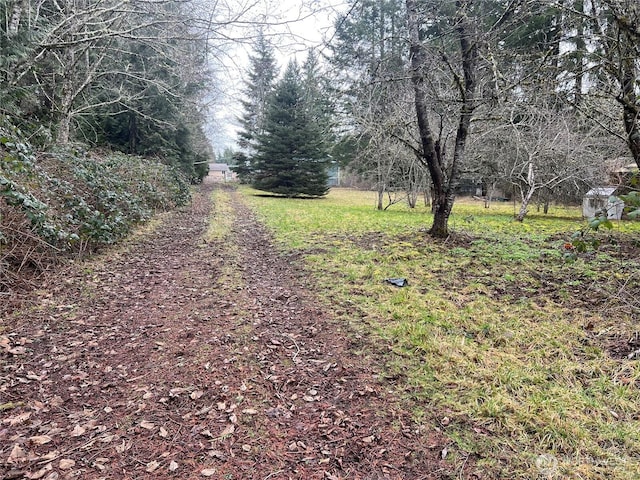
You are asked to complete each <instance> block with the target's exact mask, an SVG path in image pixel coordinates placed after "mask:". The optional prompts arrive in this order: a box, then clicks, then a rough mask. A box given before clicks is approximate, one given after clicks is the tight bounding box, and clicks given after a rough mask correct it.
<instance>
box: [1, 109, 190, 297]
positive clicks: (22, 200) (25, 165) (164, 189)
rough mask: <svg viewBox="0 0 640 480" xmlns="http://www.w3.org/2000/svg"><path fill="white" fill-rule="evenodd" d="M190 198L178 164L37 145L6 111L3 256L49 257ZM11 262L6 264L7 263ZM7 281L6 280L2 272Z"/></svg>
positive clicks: (121, 232) (84, 246) (19, 261)
mask: <svg viewBox="0 0 640 480" xmlns="http://www.w3.org/2000/svg"><path fill="white" fill-rule="evenodd" d="M189 199H190V187H189V181H188V179H187V178H185V176H184V174H183V173H182V172H181V171H180V170H179V169H178V168H177V167H172V166H168V165H165V164H162V163H160V162H155V161H150V160H149V159H144V158H141V157H133V156H129V155H125V154H122V153H113V152H92V153H89V152H87V151H84V150H83V149H81V148H78V147H77V146H76V147H66V148H63V149H56V150H52V151H49V152H35V150H34V149H33V148H32V147H31V146H30V145H29V143H28V142H27V141H25V140H24V138H23V135H22V134H21V132H20V131H19V130H18V129H17V128H15V127H14V126H13V125H12V124H11V123H10V122H9V121H8V120H7V119H6V118H0V261H2V264H3V265H5V266H6V265H16V266H22V265H24V263H25V259H26V258H27V257H30V258H32V257H33V256H34V255H37V256H38V261H37V262H34V261H33V260H32V261H31V263H37V264H39V265H40V264H42V263H43V262H44V263H46V261H47V260H46V258H47V256H49V257H51V259H53V257H54V255H53V254H55V255H59V254H61V253H87V252H90V251H92V250H94V249H95V248H97V247H99V246H100V245H104V244H112V243H114V242H116V241H118V240H119V239H121V238H123V237H124V236H126V235H127V234H128V233H129V232H130V231H131V229H132V227H133V226H135V225H136V224H138V223H140V222H144V221H145V220H148V219H149V218H150V217H151V216H152V215H153V214H154V213H155V212H157V211H163V210H168V209H172V208H174V207H176V206H179V205H183V204H185V203H187V202H188V201H189ZM5 269H6V267H5ZM0 286H2V279H0Z"/></svg>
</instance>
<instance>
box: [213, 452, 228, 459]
mask: <svg viewBox="0 0 640 480" xmlns="http://www.w3.org/2000/svg"><path fill="white" fill-rule="evenodd" d="M209 456H210V457H213V458H217V459H218V460H226V458H227V456H226V455H225V454H224V452H223V451H222V450H211V451H210V452H209Z"/></svg>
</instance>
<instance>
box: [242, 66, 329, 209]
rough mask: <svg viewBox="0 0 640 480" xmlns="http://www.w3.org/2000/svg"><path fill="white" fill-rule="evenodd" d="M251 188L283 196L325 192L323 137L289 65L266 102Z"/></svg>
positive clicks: (325, 161) (296, 72) (296, 76)
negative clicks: (262, 129) (262, 130)
mask: <svg viewBox="0 0 640 480" xmlns="http://www.w3.org/2000/svg"><path fill="white" fill-rule="evenodd" d="M256 139H257V144H256V155H255V156H254V159H253V174H254V181H253V186H254V187H255V188H257V189H258V190H263V191H267V192H272V193H277V194H281V195H285V196H287V197H295V196H299V195H309V196H322V195H325V194H326V193H327V190H328V186H327V179H328V178H327V172H326V169H327V155H326V152H325V151H324V148H323V144H324V142H323V135H322V132H321V131H320V129H319V128H318V127H317V124H316V123H315V122H314V121H313V116H312V115H311V114H310V111H309V109H308V108H307V103H306V101H305V92H304V88H303V81H302V79H301V77H300V72H299V70H298V66H297V64H296V63H295V62H289V65H288V66H287V69H286V72H285V74H284V77H283V78H282V80H280V81H279V82H278V83H277V85H276V87H275V90H274V92H273V94H272V96H271V97H270V99H269V103H268V108H267V111H266V116H265V124H264V132H263V133H262V134H259V135H258V136H257V137H256Z"/></svg>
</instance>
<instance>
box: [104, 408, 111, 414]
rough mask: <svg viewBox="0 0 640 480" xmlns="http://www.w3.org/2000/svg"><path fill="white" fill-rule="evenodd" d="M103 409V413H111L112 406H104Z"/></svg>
mask: <svg viewBox="0 0 640 480" xmlns="http://www.w3.org/2000/svg"><path fill="white" fill-rule="evenodd" d="M103 410H104V413H111V412H113V408H111V407H104V408H103Z"/></svg>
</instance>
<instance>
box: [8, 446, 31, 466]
mask: <svg viewBox="0 0 640 480" xmlns="http://www.w3.org/2000/svg"><path fill="white" fill-rule="evenodd" d="M26 459H27V453H26V452H25V451H24V449H23V448H22V447H21V446H20V445H18V444H17V443H16V444H15V445H14V446H13V448H12V449H11V453H10V454H9V458H7V463H20V462H23V461H25V460H26Z"/></svg>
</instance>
